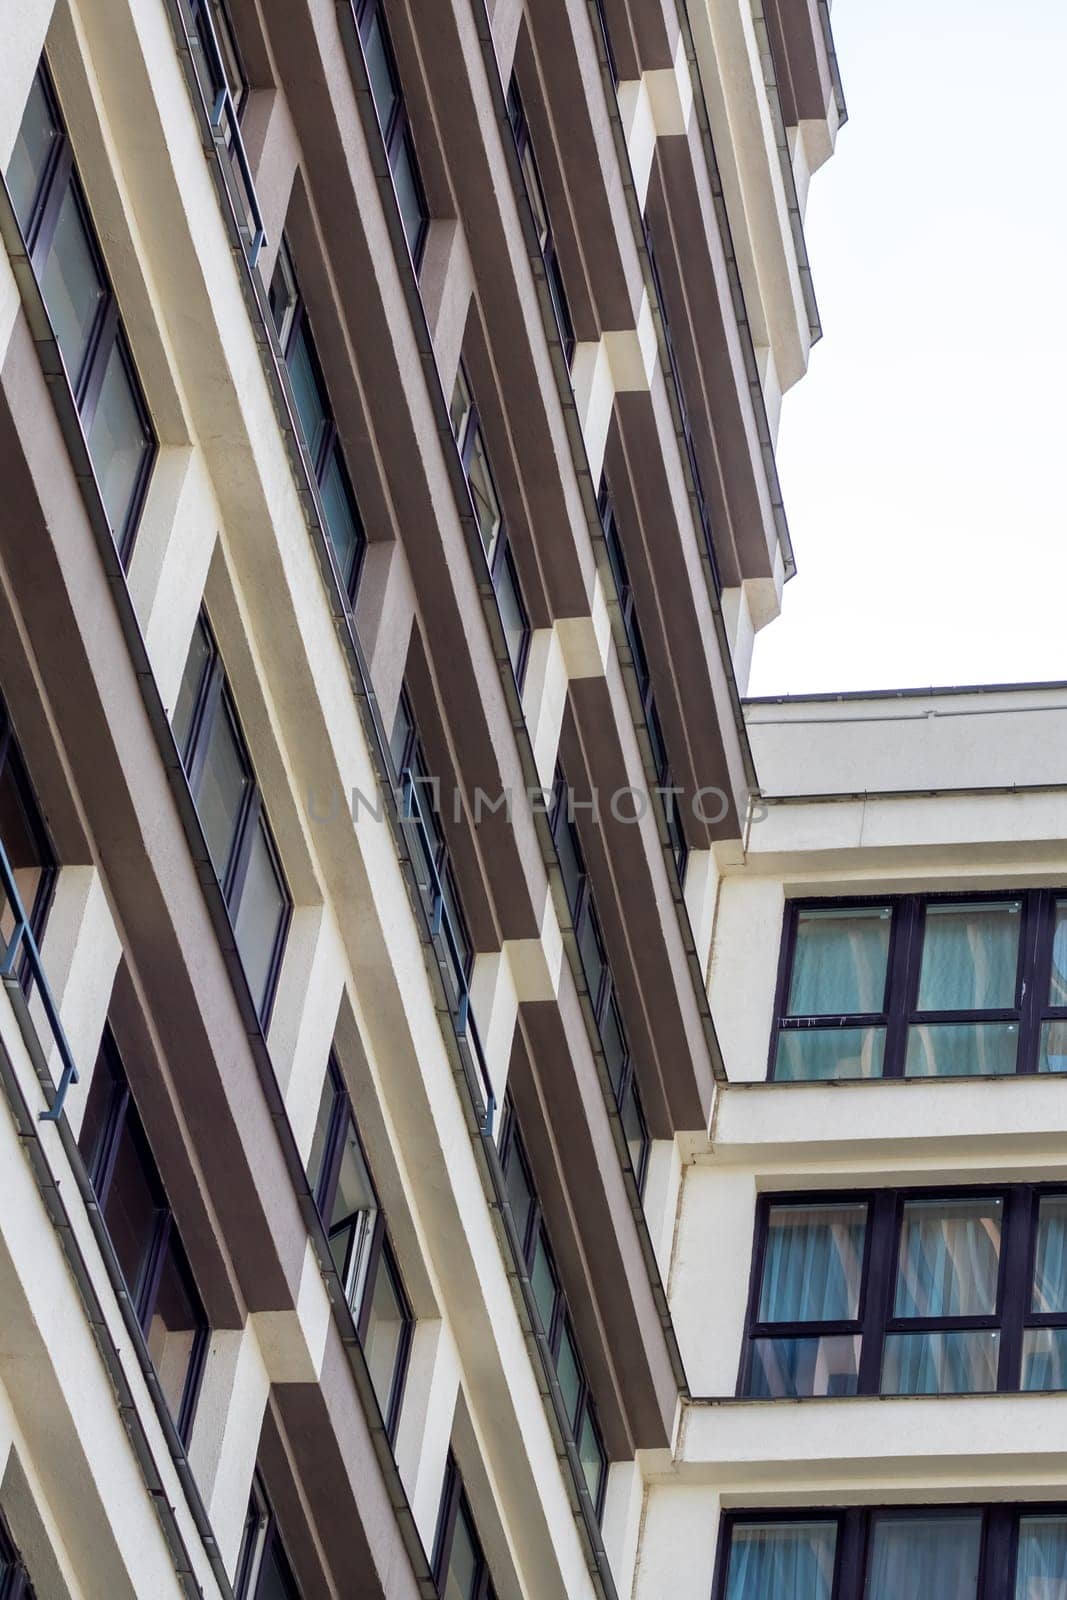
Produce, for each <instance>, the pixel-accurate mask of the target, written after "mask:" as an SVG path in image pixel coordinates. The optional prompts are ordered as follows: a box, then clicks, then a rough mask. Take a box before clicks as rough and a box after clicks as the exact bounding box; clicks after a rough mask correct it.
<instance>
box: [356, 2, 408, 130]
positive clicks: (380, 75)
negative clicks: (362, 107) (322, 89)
mask: <svg viewBox="0 0 1067 1600" xmlns="http://www.w3.org/2000/svg"><path fill="white" fill-rule="evenodd" d="M361 33H362V36H363V54H364V56H365V57H366V61H367V76H368V78H369V79H370V92H371V96H372V98H373V100H374V108H375V110H376V111H377V113H378V121H379V122H380V123H381V125H382V132H383V133H388V131H389V123H390V120H391V118H392V115H393V109H394V107H395V106H396V104H397V102H398V101H399V99H400V90H399V87H398V85H397V81H396V78H395V76H394V73H393V67H392V63H391V61H390V60H389V48H388V46H387V45H386V42H385V38H384V35H383V33H382V23H381V16H380V14H379V10H378V6H377V4H374V5H372V6H371V7H370V8H369V10H368V12H367V15H366V19H365V21H364V23H363V27H362V29H361Z"/></svg>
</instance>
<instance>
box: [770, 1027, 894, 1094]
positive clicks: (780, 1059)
mask: <svg viewBox="0 0 1067 1600" xmlns="http://www.w3.org/2000/svg"><path fill="white" fill-rule="evenodd" d="M884 1056H885V1029H884V1028H787V1029H783V1030H782V1031H781V1032H780V1033H779V1035H778V1049H777V1052H776V1054H775V1058H774V1076H775V1079H776V1080H777V1081H778V1082H780V1083H801V1082H805V1081H809V1082H810V1081H811V1080H813V1079H816V1078H880V1077H881V1076H882V1061H883V1058H884Z"/></svg>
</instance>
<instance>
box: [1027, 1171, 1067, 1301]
mask: <svg viewBox="0 0 1067 1600" xmlns="http://www.w3.org/2000/svg"><path fill="white" fill-rule="evenodd" d="M1030 1309H1031V1311H1067V1196H1061V1195H1047V1196H1046V1197H1045V1198H1044V1199H1043V1200H1042V1202H1041V1209H1040V1211H1039V1212H1038V1221H1037V1250H1036V1252H1035V1257H1034V1286H1033V1291H1032V1295H1031V1301H1030Z"/></svg>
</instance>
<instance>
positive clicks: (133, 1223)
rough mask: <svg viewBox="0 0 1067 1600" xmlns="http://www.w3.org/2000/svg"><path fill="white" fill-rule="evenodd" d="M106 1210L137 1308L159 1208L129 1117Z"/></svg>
mask: <svg viewBox="0 0 1067 1600" xmlns="http://www.w3.org/2000/svg"><path fill="white" fill-rule="evenodd" d="M102 1209H103V1216H104V1222H105V1223H106V1224H107V1231H108V1235H109V1237H110V1239H111V1243H112V1246H113V1247H114V1251H115V1254H116V1256H117V1257H118V1261H119V1266H120V1267H121V1268H122V1276H123V1277H124V1278H125V1280H126V1287H127V1288H128V1289H129V1291H130V1298H131V1299H132V1300H133V1301H134V1304H135V1305H136V1304H137V1301H138V1299H139V1297H140V1293H141V1289H142V1287H143V1285H142V1278H143V1275H144V1269H145V1266H146V1265H147V1262H148V1258H149V1255H150V1254H151V1250H152V1245H153V1243H154V1242H155V1238H156V1229H157V1227H158V1225H159V1209H158V1207H157V1205H156V1195H155V1187H154V1184H153V1181H152V1175H151V1174H150V1172H149V1171H148V1169H147V1168H146V1166H145V1164H144V1160H143V1158H142V1152H141V1149H140V1144H139V1141H136V1140H135V1139H134V1136H133V1130H132V1126H131V1122H130V1119H129V1116H127V1120H126V1123H125V1126H124V1127H123V1130H122V1132H121V1134H120V1135H119V1143H118V1151H117V1153H116V1156H115V1165H114V1168H113V1171H112V1176H111V1183H110V1186H109V1188H108V1190H107V1200H106V1202H105V1204H104V1206H103V1208H102Z"/></svg>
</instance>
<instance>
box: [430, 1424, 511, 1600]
mask: <svg viewBox="0 0 1067 1600" xmlns="http://www.w3.org/2000/svg"><path fill="white" fill-rule="evenodd" d="M461 1511H462V1512H463V1514H464V1516H465V1517H466V1520H467V1525H468V1527H469V1529H470V1533H471V1537H472V1540H473V1543H474V1550H475V1558H476V1564H475V1577H474V1593H473V1595H472V1596H471V1597H470V1600H496V1591H495V1589H494V1588H493V1580H492V1577H491V1575H490V1572H489V1562H488V1561H487V1560H486V1555H485V1551H484V1549H483V1548H482V1541H481V1539H480V1537H479V1535H478V1525H477V1523H476V1522H475V1520H474V1513H473V1511H472V1510H471V1504H470V1501H469V1500H468V1499H467V1491H466V1489H465V1488H464V1486H463V1475H462V1473H461V1472H460V1470H459V1466H458V1464H457V1462H456V1458H455V1456H454V1455H453V1453H452V1451H451V1450H450V1451H449V1452H448V1460H447V1462H446V1463H445V1481H444V1486H443V1488H442V1491H441V1508H440V1510H439V1512H438V1514H437V1532H436V1533H435V1535H434V1546H433V1561H432V1563H431V1571H432V1573H433V1581H434V1583H435V1584H436V1586H437V1592H438V1594H439V1595H443V1594H444V1592H445V1587H444V1586H445V1583H446V1582H447V1580H448V1567H449V1562H450V1561H451V1559H452V1544H453V1541H454V1539H455V1534H456V1521H457V1518H458V1517H459V1515H460V1512H461Z"/></svg>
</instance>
